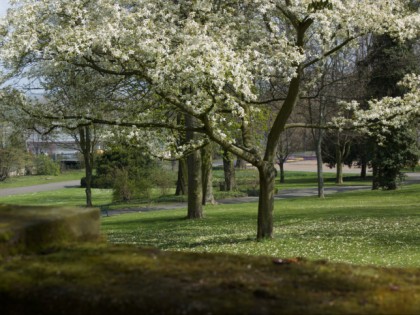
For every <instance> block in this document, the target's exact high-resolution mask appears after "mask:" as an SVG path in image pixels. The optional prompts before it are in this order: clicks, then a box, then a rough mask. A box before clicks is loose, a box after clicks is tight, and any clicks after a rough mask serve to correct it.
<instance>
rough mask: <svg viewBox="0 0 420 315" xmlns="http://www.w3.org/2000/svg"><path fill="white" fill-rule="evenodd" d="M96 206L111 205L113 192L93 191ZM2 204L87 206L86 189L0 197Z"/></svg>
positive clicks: (106, 190) (107, 190) (66, 189)
mask: <svg viewBox="0 0 420 315" xmlns="http://www.w3.org/2000/svg"><path fill="white" fill-rule="evenodd" d="M92 196H93V204H94V206H101V205H105V204H110V203H111V201H112V191H111V190H110V189H92ZM0 203H3V204H10V205H34V206H35V205H36V206H76V207H82V206H85V205H86V195H85V190H84V188H65V189H59V190H52V191H44V192H38V193H32V194H23V195H12V196H4V197H0Z"/></svg>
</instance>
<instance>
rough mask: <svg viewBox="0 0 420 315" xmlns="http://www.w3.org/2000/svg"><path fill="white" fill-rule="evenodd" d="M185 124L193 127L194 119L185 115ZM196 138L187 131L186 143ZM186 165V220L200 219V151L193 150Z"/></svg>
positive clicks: (201, 190) (201, 212)
mask: <svg viewBox="0 0 420 315" xmlns="http://www.w3.org/2000/svg"><path fill="white" fill-rule="evenodd" d="M185 122H186V126H187V128H188V127H189V128H191V127H194V125H195V118H194V117H192V116H189V115H186V117H185ZM195 137H196V135H195V133H194V132H193V131H187V141H192V140H194V139H195ZM187 164H188V167H187V169H188V211H187V218H188V219H200V218H202V217H203V204H202V202H203V188H202V180H201V154H200V150H195V151H193V152H192V153H191V154H189V155H188V157H187Z"/></svg>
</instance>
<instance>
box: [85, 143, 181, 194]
mask: <svg viewBox="0 0 420 315" xmlns="http://www.w3.org/2000/svg"><path fill="white" fill-rule="evenodd" d="M175 181H176V178H175V176H174V174H172V173H171V172H168V171H165V170H163V169H162V168H161V167H160V166H159V165H158V163H157V162H156V161H154V160H152V159H151V158H150V157H149V156H148V155H146V154H144V150H143V149H141V148H132V147H117V148H113V149H112V150H109V151H107V152H105V153H104V154H102V155H101V156H99V157H98V158H97V160H96V176H95V177H94V179H93V180H92V187H97V188H112V189H113V190H114V192H113V200H114V201H129V200H132V199H136V198H150V196H151V192H152V188H155V187H157V188H160V191H161V193H162V194H167V193H168V190H169V189H170V188H171V187H173V186H174V185H175ZM82 184H83V182H82Z"/></svg>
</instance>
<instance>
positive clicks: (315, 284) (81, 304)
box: [0, 243, 420, 315]
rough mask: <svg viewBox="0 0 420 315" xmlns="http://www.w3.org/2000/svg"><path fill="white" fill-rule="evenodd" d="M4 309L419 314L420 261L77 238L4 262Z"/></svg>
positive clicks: (0, 284)
mask: <svg viewBox="0 0 420 315" xmlns="http://www.w3.org/2000/svg"><path fill="white" fill-rule="evenodd" d="M0 279H1V281H0V305H1V310H2V314H31V315H33V314H69V315H74V314H90V315H94V314H101V315H102V314H256V315H259V314H419V313H420V270H419V269H385V268H376V267H368V266H363V267H361V266H351V265H345V264H330V263H326V262H324V261H319V262H316V261H315V262H311V261H306V260H301V259H283V260H282V261H281V262H279V260H275V261H273V259H272V258H269V257H255V256H239V255H228V254H199V253H179V252H165V251H159V250H156V249H139V248H136V247H132V246H115V245H113V246H109V245H106V244H87V243H86V244H79V245H73V246H69V247H66V248H62V249H61V250H59V251H56V252H53V253H50V254H46V255H31V256H13V257H9V259H7V260H4V261H3V262H0Z"/></svg>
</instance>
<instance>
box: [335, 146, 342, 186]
mask: <svg viewBox="0 0 420 315" xmlns="http://www.w3.org/2000/svg"><path fill="white" fill-rule="evenodd" d="M342 158H343V155H342V152H341V149H340V146H339V145H338V144H337V146H336V163H337V164H336V169H337V172H336V178H335V182H336V183H337V184H339V185H340V184H343V160H342Z"/></svg>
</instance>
